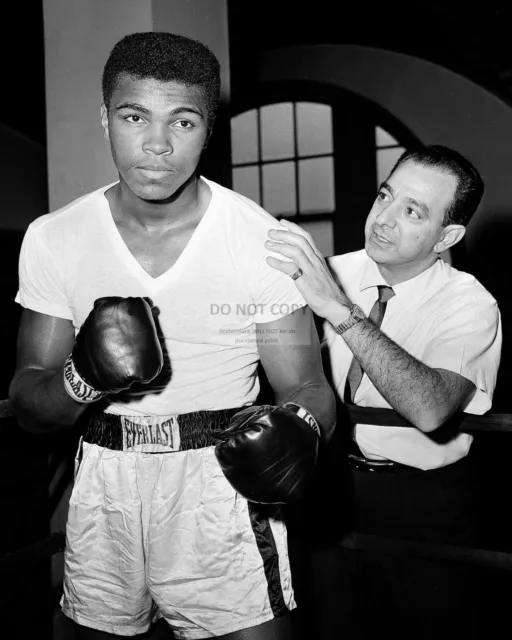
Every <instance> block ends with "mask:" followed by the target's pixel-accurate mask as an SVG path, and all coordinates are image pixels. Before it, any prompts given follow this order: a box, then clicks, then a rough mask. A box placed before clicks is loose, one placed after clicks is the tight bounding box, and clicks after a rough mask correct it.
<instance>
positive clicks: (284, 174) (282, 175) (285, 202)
mask: <svg viewBox="0 0 512 640" xmlns="http://www.w3.org/2000/svg"><path fill="white" fill-rule="evenodd" d="M263 207H264V209H266V210H267V211H268V212H269V213H274V214H288V215H290V214H294V213H295V211H296V210H297V204H296V197H295V165H294V163H293V162H279V163H276V164H264V165H263Z"/></svg>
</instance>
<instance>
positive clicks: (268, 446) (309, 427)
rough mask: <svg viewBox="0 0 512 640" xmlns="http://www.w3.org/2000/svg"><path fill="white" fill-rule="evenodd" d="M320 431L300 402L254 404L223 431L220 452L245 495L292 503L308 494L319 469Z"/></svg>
mask: <svg viewBox="0 0 512 640" xmlns="http://www.w3.org/2000/svg"><path fill="white" fill-rule="evenodd" d="M301 416H302V417H301ZM319 436H320V430H319V428H318V424H317V423H316V420H315V419H314V418H313V416H312V415H311V414H310V413H309V412H307V411H306V410H305V409H303V408H302V407H299V406H298V405H294V404H290V405H284V406H282V407H275V406H270V405H263V406H252V407H248V408H247V409H243V410H242V411H240V412H238V413H237V414H236V415H235V416H234V417H233V418H232V420H231V422H230V424H229V426H228V427H227V429H225V430H224V431H223V432H222V433H221V434H219V436H218V437H219V439H220V440H221V442H219V443H218V444H217V445H216V447H215V456H216V458H217V461H218V463H219V465H220V468H221V469H222V471H223V473H224V475H225V477H226V479H227V480H228V482H229V483H230V484H231V486H232V487H233V488H234V489H235V490H236V491H237V492H238V493H239V494H240V495H242V496H243V497H244V498H246V499H247V500H250V501H251V502H258V503H262V504H286V503H291V502H296V501H297V500H300V499H301V498H302V497H303V495H304V492H305V490H306V488H307V486H308V484H309V483H310V481H311V479H312V477H313V475H314V472H315V467H316V460H317V455H318V443H319Z"/></svg>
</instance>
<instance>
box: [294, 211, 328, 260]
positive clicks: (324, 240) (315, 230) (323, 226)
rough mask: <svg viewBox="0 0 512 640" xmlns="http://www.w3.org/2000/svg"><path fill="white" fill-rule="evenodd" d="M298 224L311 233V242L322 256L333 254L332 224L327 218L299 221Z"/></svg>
mask: <svg viewBox="0 0 512 640" xmlns="http://www.w3.org/2000/svg"><path fill="white" fill-rule="evenodd" d="M300 226H301V227H302V228H303V229H304V231H307V232H308V233H310V234H311V236H312V237H313V242H314V243H315V244H316V246H317V247H318V249H319V251H320V252H321V254H322V255H323V256H332V255H333V254H334V232H333V224H332V222H330V221H329V220H322V221H320V222H301V223H300Z"/></svg>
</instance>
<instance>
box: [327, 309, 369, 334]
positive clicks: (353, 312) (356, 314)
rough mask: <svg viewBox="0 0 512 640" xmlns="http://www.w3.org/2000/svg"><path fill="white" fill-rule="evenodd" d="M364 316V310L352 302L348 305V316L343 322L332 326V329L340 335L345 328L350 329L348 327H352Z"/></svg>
mask: <svg viewBox="0 0 512 640" xmlns="http://www.w3.org/2000/svg"><path fill="white" fill-rule="evenodd" d="M365 318H366V316H365V315H364V311H363V310H362V309H361V307H358V306H357V304H353V305H352V306H351V307H350V316H349V317H348V318H347V319H346V320H345V321H344V322H341V323H340V324H339V325H338V326H337V327H335V326H334V325H332V326H333V329H334V331H336V333H339V334H340V336H341V335H342V334H343V333H345V331H346V330H347V329H350V327H353V326H354V325H355V324H357V323H358V322H361V320H364V319H365Z"/></svg>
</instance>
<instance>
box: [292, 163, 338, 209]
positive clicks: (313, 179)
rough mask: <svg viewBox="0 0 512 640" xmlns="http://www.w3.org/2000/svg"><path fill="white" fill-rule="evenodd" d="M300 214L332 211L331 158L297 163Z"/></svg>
mask: <svg viewBox="0 0 512 640" xmlns="http://www.w3.org/2000/svg"><path fill="white" fill-rule="evenodd" d="M299 193H300V200H299V202H300V212H301V213H323V212H328V211H334V163H333V159H332V157H328V158H312V159H311V160H300V161H299Z"/></svg>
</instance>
